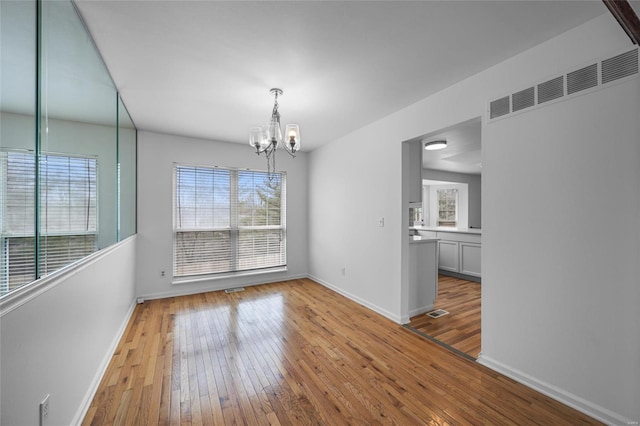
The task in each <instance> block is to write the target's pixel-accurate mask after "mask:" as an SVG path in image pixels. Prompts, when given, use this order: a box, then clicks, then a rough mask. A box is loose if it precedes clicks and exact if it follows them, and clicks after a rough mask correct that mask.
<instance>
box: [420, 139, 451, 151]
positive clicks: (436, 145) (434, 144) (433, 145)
mask: <svg viewBox="0 0 640 426" xmlns="http://www.w3.org/2000/svg"><path fill="white" fill-rule="evenodd" d="M446 147H447V141H431V142H427V143H425V144H424V149H426V150H427V151H435V150H436V149H444V148H446Z"/></svg>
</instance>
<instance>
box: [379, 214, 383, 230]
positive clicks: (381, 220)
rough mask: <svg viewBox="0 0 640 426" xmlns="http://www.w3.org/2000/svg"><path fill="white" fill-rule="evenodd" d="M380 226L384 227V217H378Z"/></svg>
mask: <svg viewBox="0 0 640 426" xmlns="http://www.w3.org/2000/svg"><path fill="white" fill-rule="evenodd" d="M378 226H379V227H380V228H384V217H381V218H379V219H378Z"/></svg>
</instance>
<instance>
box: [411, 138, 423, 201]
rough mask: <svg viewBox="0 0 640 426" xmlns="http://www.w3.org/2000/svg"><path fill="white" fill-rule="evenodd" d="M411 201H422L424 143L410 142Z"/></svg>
mask: <svg viewBox="0 0 640 426" xmlns="http://www.w3.org/2000/svg"><path fill="white" fill-rule="evenodd" d="M409 202H410V203H421V202H422V143H421V142H420V141H415V142H411V143H409Z"/></svg>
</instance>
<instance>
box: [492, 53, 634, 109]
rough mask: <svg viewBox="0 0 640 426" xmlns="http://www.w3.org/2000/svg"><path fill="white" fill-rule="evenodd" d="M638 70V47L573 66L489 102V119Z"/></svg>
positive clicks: (602, 83)
mask: <svg viewBox="0 0 640 426" xmlns="http://www.w3.org/2000/svg"><path fill="white" fill-rule="evenodd" d="M638 72H639V64H638V48H634V49H633V50H629V51H627V52H624V53H620V54H618V55H616V56H613V57H611V58H607V59H603V60H601V61H598V62H596V63H594V64H591V65H588V66H586V67H582V68H580V69H575V68H574V69H573V70H572V71H571V72H568V73H566V74H563V75H560V76H558V77H554V78H552V79H550V80H547V81H544V82H542V83H538V84H536V85H534V86H531V87H528V88H526V89H524V90H520V91H518V92H514V93H513V94H511V95H508V96H503V97H501V98H498V99H495V100H493V101H489V105H488V115H489V120H493V119H497V118H500V117H504V116H507V115H509V114H511V113H515V112H518V111H522V110H524V109H527V108H531V107H534V106H536V105H541V104H544V103H546V102H550V101H553V100H556V99H560V98H564V97H569V96H570V95H573V94H581V92H583V91H586V90H593V89H594V88H598V87H603V86H604V85H605V84H607V83H611V82H614V81H617V80H621V79H624V78H626V77H631V76H637V75H638Z"/></svg>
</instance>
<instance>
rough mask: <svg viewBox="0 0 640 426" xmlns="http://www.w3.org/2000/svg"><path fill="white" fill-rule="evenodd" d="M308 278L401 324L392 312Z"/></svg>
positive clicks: (327, 283) (400, 319) (315, 279)
mask: <svg viewBox="0 0 640 426" xmlns="http://www.w3.org/2000/svg"><path fill="white" fill-rule="evenodd" d="M309 278H310V279H312V280H313V281H315V282H317V283H318V284H322V285H323V286H325V287H327V288H328V289H330V290H333V291H335V292H336V293H339V294H341V295H343V296H344V297H346V298H347V299H350V300H353V301H354V302H356V303H359V304H360V305H362V306H364V307H366V308H369V309H371V310H372V311H374V312H376V313H378V314H380V315H382V316H383V317H386V318H388V319H390V320H391V321H393V322H395V323H397V324H401V325H402V324H403V322H402V318H400V317H399V316H398V315H395V314H394V313H392V312H389V311H387V310H386V309H383V308H381V307H380V306H377V305H374V304H373V303H371V302H368V301H366V300H364V299H361V298H360V297H358V296H356V295H354V294H351V293H349V292H348V291H344V290H343V289H341V288H339V287H336V286H334V285H333V284H331V283H329V282H327V281H324V280H323V279H321V278H318V277H315V276H313V275H309Z"/></svg>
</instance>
